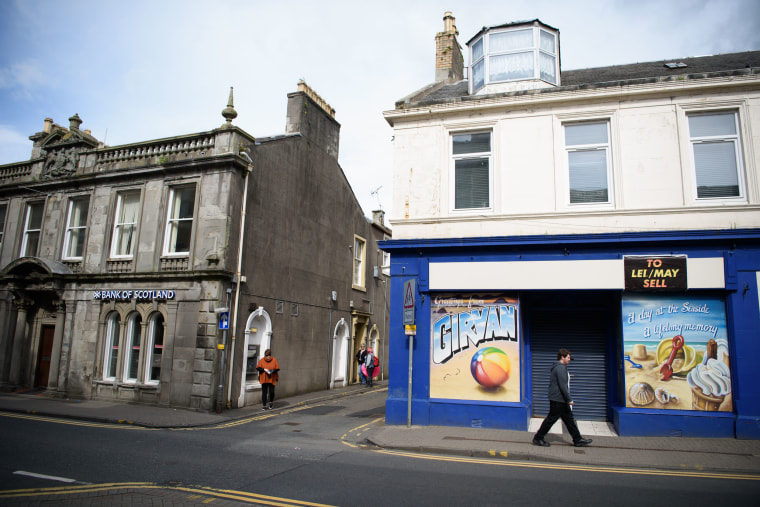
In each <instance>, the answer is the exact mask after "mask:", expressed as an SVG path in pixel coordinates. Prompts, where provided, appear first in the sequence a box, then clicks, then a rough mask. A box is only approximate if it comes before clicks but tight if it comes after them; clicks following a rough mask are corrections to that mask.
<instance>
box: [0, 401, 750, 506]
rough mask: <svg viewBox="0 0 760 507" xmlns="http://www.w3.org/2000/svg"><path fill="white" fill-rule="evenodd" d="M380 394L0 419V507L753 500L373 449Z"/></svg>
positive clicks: (666, 482) (673, 479) (638, 480)
mask: <svg viewBox="0 0 760 507" xmlns="http://www.w3.org/2000/svg"><path fill="white" fill-rule="evenodd" d="M386 394H387V393H386V392H385V391H384V390H375V391H365V392H361V394H355V395H352V396H347V397H342V398H339V399H335V400H331V401H326V402H322V403H320V404H317V405H310V406H303V407H294V408H289V409H284V410H282V411H274V412H261V414H259V415H255V416H252V417H250V418H248V419H245V420H240V421H234V422H230V423H227V424H223V425H220V426H215V427H206V428H193V429H146V428H140V427H135V426H125V425H108V424H98V423H89V422H83V421H66V420H62V419H51V418H44V417H37V416H31V415H21V414H18V415H15V416H9V415H2V416H0V432H1V433H0V434H2V440H0V456H2V461H1V462H0V490H2V491H0V505H28V504H29V503H32V502H39V503H37V505H80V504H85V502H84V500H81V499H80V497H77V496H75V495H74V493H75V492H78V491H92V490H95V489H97V492H96V493H93V494H94V495H95V496H96V497H98V495H100V497H99V498H101V503H97V501H96V502H95V503H93V502H92V501H90V500H88V502H87V503H86V504H87V505H111V504H114V503H117V499H121V497H122V496H124V495H125V494H126V493H124V491H125V489H126V488H128V487H131V488H132V490H134V491H137V492H138V493H139V494H141V495H143V496H147V495H157V494H158V493H157V491H160V490H162V488H163V491H164V493H166V492H167V491H168V492H169V494H171V495H173V496H172V497H171V498H164V499H163V500H161V501H162V502H163V503H160V502H159V503H155V500H156V498H155V496H154V497H153V498H147V499H144V502H143V503H136V502H132V503H124V504H126V505H194V504H195V505H209V504H211V505H236V504H239V503H238V502H240V503H243V502H250V503H254V504H257V505H314V504H319V505H340V506H352V505H361V506H376V505H377V506H384V505H393V506H407V505H408V506H412V505H414V506H426V505H435V506H442V505H510V506H511V505H542V504H543V505H547V504H550V503H555V502H558V503H561V504H562V505H584V506H588V505H605V506H608V505H616V506H618V505H632V506H633V505H635V506H643V505H647V506H650V505H667V506H669V507H670V506H680V505H683V506H690V507H693V506H697V505H720V504H725V505H731V506H732V507H736V506H743V505H752V506H755V505H757V504H758V499H760V481H756V480H728V479H710V478H705V477H701V478H694V477H686V476H683V475H680V474H679V473H678V472H657V471H652V472H651V473H640V472H637V473H626V472H625V471H622V472H621V471H618V472H611V471H609V470H605V469H601V468H600V469H593V468H586V469H578V468H574V467H570V466H567V467H563V466H546V465H541V464H538V463H535V462H532V463H518V462H514V461H509V460H504V459H493V460H489V459H475V458H463V457H456V456H426V455H414V454H409V453H402V452H393V451H385V450H382V449H377V448H373V447H371V446H368V445H367V444H366V436H367V435H368V434H369V433H370V432H371V431H372V428H373V427H376V426H377V425H381V424H383V423H382V420H383V419H382V417H383V410H384V409H383V407H384V399H385V396H386ZM156 486H158V487H156ZM41 488H59V489H58V490H57V493H58V494H57V496H31V495H32V493H35V494H36V493H38V492H39V491H38V490H40V489H41ZM8 490H13V493H8ZM17 490H27V491H21V492H19V491H17ZM130 494H137V493H130ZM109 495H110V496H109ZM62 499H64V500H62ZM65 499H69V500H68V503H65V501H67V500H65ZM80 500H81V502H80ZM149 501H154V502H153V503H149ZM45 502H47V503H45Z"/></svg>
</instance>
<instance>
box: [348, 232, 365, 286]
mask: <svg viewBox="0 0 760 507" xmlns="http://www.w3.org/2000/svg"><path fill="white" fill-rule="evenodd" d="M352 250H353V273H352V276H351V285H352V287H353V288H354V289H357V290H365V283H366V277H367V275H366V271H367V270H366V269H365V266H366V262H367V240H366V239H364V238H362V237H361V236H357V235H356V234H354V247H353V249H352Z"/></svg>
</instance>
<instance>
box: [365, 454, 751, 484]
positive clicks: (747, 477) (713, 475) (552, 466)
mask: <svg viewBox="0 0 760 507" xmlns="http://www.w3.org/2000/svg"><path fill="white" fill-rule="evenodd" d="M373 451H374V452H379V453H381V454H388V455H391V456H401V457H406V458H418V459H428V460H433V461H452V462H457V463H474V464H479V465H494V466H509V467H520V468H542V469H549V470H569V471H574V472H600V473H614V474H632V475H656V476H658V477H662V476H673V477H698V478H706V479H735V480H743V481H760V475H752V474H735V473H721V472H692V471H688V470H683V471H682V470H665V469H644V468H621V467H604V466H590V465H572V464H558V463H547V462H532V461H503V460H497V459H485V458H467V457H459V456H444V455H437V454H422V453H414V452H409V451H394V450H391V449H373Z"/></svg>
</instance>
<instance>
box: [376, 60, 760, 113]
mask: <svg viewBox="0 0 760 507" xmlns="http://www.w3.org/2000/svg"><path fill="white" fill-rule="evenodd" d="M642 81H643V82H631V81H621V82H619V83H611V84H612V85H611V86H610V85H606V86H600V85H578V86H571V87H568V88H558V89H557V90H550V91H547V90H546V89H544V90H541V91H540V92H531V93H524V92H518V93H508V94H494V95H483V96H477V95H475V96H469V95H468V96H464V97H456V98H452V99H449V100H446V101H441V102H436V103H430V104H420V105H411V107H408V108H397V109H393V110H389V111H384V112H383V116H384V117H385V119H386V121H387V122H388V123H389V124H391V126H393V125H394V122H396V121H412V120H419V119H423V118H425V119H432V118H436V117H438V116H449V115H452V114H462V113H473V112H478V113H483V112H488V111H489V110H494V109H498V110H499V111H501V112H503V111H504V110H505V108H507V109H509V108H526V107H532V108H535V107H550V106H556V105H561V104H563V103H577V102H585V101H594V102H595V103H599V102H603V101H622V100H635V99H639V100H640V99H645V98H652V97H656V96H658V95H659V96H667V97H674V96H678V95H695V94H698V93H707V92H710V93H727V92H735V91H739V90H741V89H745V88H748V89H760V75H758V74H754V73H746V74H742V75H721V76H720V77H707V78H704V79H684V80H678V79H669V80H665V81H661V80H642Z"/></svg>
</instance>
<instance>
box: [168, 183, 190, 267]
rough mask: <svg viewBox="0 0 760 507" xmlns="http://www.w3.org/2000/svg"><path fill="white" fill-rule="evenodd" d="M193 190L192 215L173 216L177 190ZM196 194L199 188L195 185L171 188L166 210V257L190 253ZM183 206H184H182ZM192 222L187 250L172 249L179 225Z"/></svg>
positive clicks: (185, 255) (182, 255)
mask: <svg viewBox="0 0 760 507" xmlns="http://www.w3.org/2000/svg"><path fill="white" fill-rule="evenodd" d="M190 189H192V190H193V202H192V215H191V216H190V217H189V218H188V217H173V215H174V214H175V211H176V209H175V204H176V203H175V201H174V197H175V195H176V194H177V192H181V191H183V190H190ZM196 194H197V189H196V186H195V185H184V186H177V187H172V188H170V189H169V200H168V205H167V211H166V224H165V225H166V232H165V234H164V248H163V255H164V256H165V257H187V256H188V255H190V249H191V245H192V241H193V228H194V223H195V200H196ZM180 208H182V206H180ZM187 222H190V238H188V247H187V250H182V251H176V250H174V251H173V250H172V249H173V248H176V245H175V246H172V243H175V242H176V235H175V234H174V232H175V231H176V230H177V229H178V227H179V226H180V225H181V224H182V223H187Z"/></svg>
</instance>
